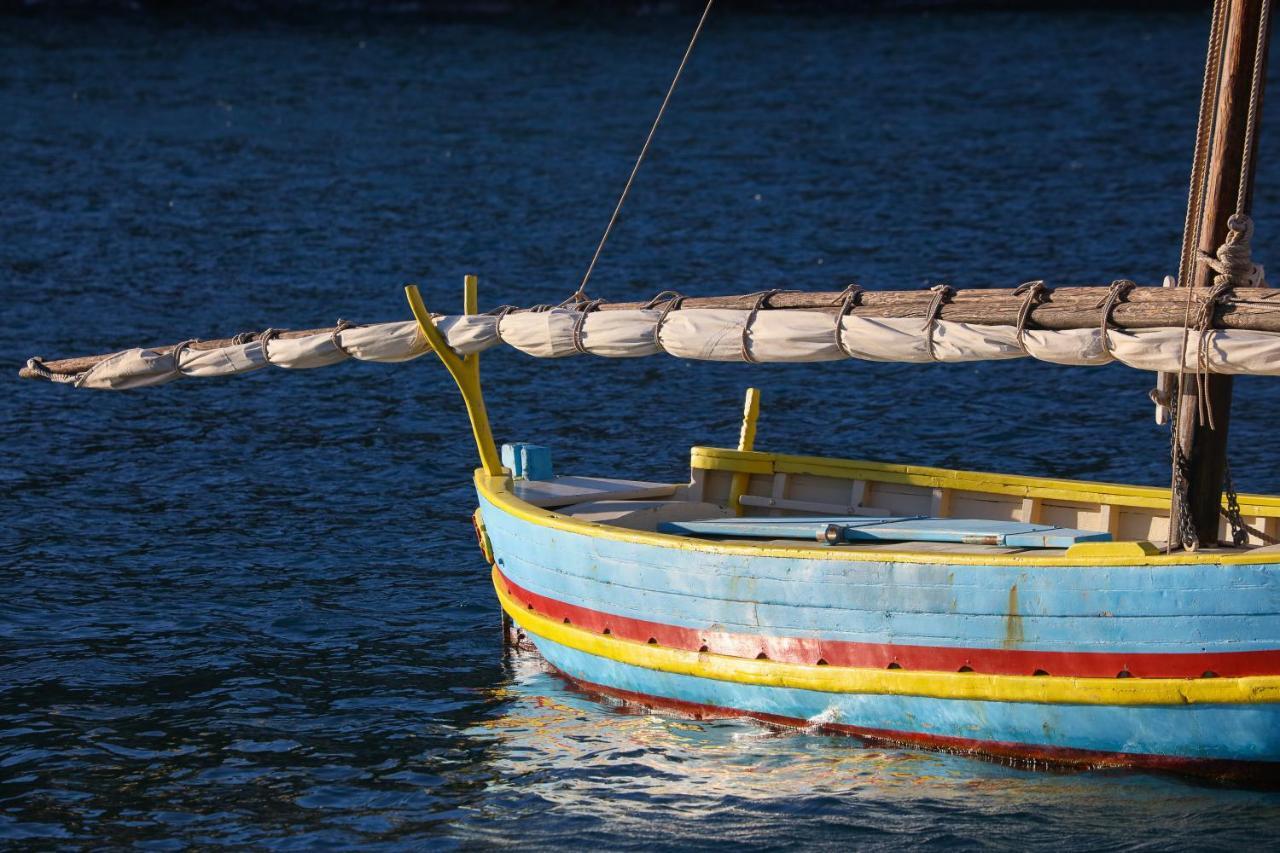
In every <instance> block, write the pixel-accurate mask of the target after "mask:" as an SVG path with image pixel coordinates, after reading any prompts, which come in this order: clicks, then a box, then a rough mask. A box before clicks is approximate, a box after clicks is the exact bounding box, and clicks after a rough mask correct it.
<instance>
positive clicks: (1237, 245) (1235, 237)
mask: <svg viewBox="0 0 1280 853" xmlns="http://www.w3.org/2000/svg"><path fill="white" fill-rule="evenodd" d="M1252 240H1253V220H1252V219H1250V218H1249V217H1248V216H1246V215H1244V214H1243V213H1236V214H1233V215H1232V216H1231V218H1230V219H1228V220H1227V236H1226V239H1224V240H1223V241H1222V245H1221V246H1219V247H1218V251H1217V252H1215V253H1214V254H1213V255H1210V254H1208V253H1207V252H1201V253H1200V262H1201V263H1203V264H1204V265H1205V266H1207V267H1208V268H1209V269H1211V270H1213V271H1214V272H1215V273H1217V275H1215V276H1214V278H1213V283H1214V285H1215V286H1216V285H1224V284H1225V285H1230V286H1231V287H1265V286H1266V271H1265V270H1264V269H1263V267H1262V265H1261V264H1255V263H1254V262H1253V254H1252Z"/></svg>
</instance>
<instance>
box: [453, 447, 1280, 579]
mask: <svg viewBox="0 0 1280 853" xmlns="http://www.w3.org/2000/svg"><path fill="white" fill-rule="evenodd" d="M475 487H476V492H477V493H478V494H479V495H480V496H481V497H483V498H484V499H485V500H487V501H489V502H490V503H492V504H493V505H494V506H496V507H497V508H498V509H500V510H502V511H503V512H505V513H507V514H508V515H511V516H512V517H514V518H518V519H520V520H521V521H525V522H528V523H530V524H535V525H537V526H539V527H546V528H550V529H553V530H561V531H564V532H566V533H574V534H578V535H580V536H588V537H591V538H593V539H607V540H610V541H614V542H630V543H633V544H637V545H651V546H654V547H657V548H672V549H676V550H680V551H693V552H697V553H703V554H730V555H735V556H742V557H781V558H787V559H798V560H837V561H849V562H876V563H918V564H932V565H936V564H947V565H954V566H1045V567H1049V566H1061V567H1076V568H1079V567H1106V566H1174V565H1191V564H1215V563H1216V564H1222V565H1248V564H1263V563H1268V564H1269V563H1280V552H1271V553H1268V554H1259V555H1257V556H1251V555H1250V552H1248V551H1244V552H1240V553H1229V552H1221V551H1220V552H1216V553H1204V552H1196V553H1187V552H1177V553H1173V554H1152V555H1123V556H1102V555H1097V556H1094V555H1083V554H1081V555H1079V556H1072V557H1067V556H1054V557H1042V556H1033V555H1028V554H952V553H947V552H945V551H928V552H924V551H911V550H902V551H884V550H878V549H877V550H869V549H863V548H857V547H855V546H842V547H840V548H821V549H820V548H804V547H792V546H788V545H778V544H773V543H767V544H766V543H759V544H757V543H745V542H712V541H709V540H705V539H692V538H689V537H684V536H675V535H672V534H668V533H653V532H649V531H645V530H627V529H624V528H621V527H613V526H610V525H607V524H597V523H595V522H590V521H581V520H579V519H575V518H571V517H569V516H564V515H559V514H558V513H555V512H552V511H550V510H546V509H541V508H540V507H536V506H533V505H532V504H528V503H525V502H524V501H522V500H520V499H519V498H517V497H516V496H515V494H514V493H513V492H512V488H511V479H510V477H505V476H501V475H499V476H490V475H488V474H486V473H485V472H484V469H482V468H481V469H476V472H475Z"/></svg>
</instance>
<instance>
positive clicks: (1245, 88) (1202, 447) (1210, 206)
mask: <svg viewBox="0 0 1280 853" xmlns="http://www.w3.org/2000/svg"><path fill="white" fill-rule="evenodd" d="M1226 2H1227V3H1228V9H1227V13H1226V29H1225V31H1224V34H1223V51H1222V74H1221V77H1220V79H1219V82H1218V89H1217V92H1216V107H1215V119H1214V124H1213V136H1212V140H1213V143H1212V148H1211V149H1210V154H1209V162H1208V178H1207V186H1206V190H1205V204H1204V209H1203V212H1202V214H1201V216H1200V243H1199V245H1198V246H1197V247H1196V248H1198V249H1199V250H1200V251H1202V252H1206V253H1208V254H1209V255H1213V254H1214V252H1215V251H1216V250H1217V248H1218V247H1219V246H1221V245H1222V243H1223V241H1224V240H1225V239H1226V236H1227V219H1228V218H1229V217H1230V216H1231V215H1232V214H1233V213H1235V212H1236V208H1237V203H1238V201H1239V193H1240V188H1241V186H1242V185H1243V187H1244V192H1245V198H1244V200H1243V201H1244V204H1243V210H1244V212H1245V213H1249V212H1250V211H1251V210H1252V205H1253V198H1252V196H1253V177H1254V176H1253V172H1254V169H1253V166H1254V165H1255V164H1256V163H1257V162H1258V160H1257V157H1256V156H1250V158H1249V174H1247V175H1245V176H1244V180H1243V181H1241V174H1240V169H1241V162H1242V160H1243V156H1242V155H1243V152H1244V146H1245V144H1246V143H1245V140H1246V125H1247V120H1248V114H1249V95H1250V89H1251V85H1252V82H1253V67H1254V58H1255V53H1256V52H1257V45H1258V43H1259V41H1258V29H1259V26H1260V24H1261V20H1262V14H1261V12H1262V7H1263V4H1264V3H1265V2H1268V0H1226ZM1266 25H1267V30H1268V32H1267V33H1265V34H1264V38H1263V40H1262V56H1261V61H1262V63H1263V68H1264V69H1265V67H1266V61H1267V43H1268V41H1269V37H1270V28H1271V27H1270V16H1268V17H1267V24H1266ZM1265 79H1266V76H1265V73H1264V74H1263V75H1262V79H1261V80H1260V81H1259V84H1258V86H1259V91H1258V113H1259V116H1258V117H1260V114H1261V107H1262V101H1261V98H1262V88H1263V83H1264V82H1265ZM1256 120H1257V118H1255V122H1256ZM1256 142H1257V133H1256V131H1255V134H1254V139H1253V143H1254V145H1255V149H1256ZM1254 154H1256V150H1255V152H1254ZM1213 276H1214V272H1213V270H1211V269H1210V268H1209V267H1208V266H1206V265H1205V264H1203V263H1196V264H1195V265H1194V266H1193V267H1192V274H1191V276H1190V278H1189V280H1188V281H1184V282H1179V284H1181V285H1182V286H1188V285H1189V286H1192V287H1208V286H1211V285H1212V284H1213ZM1188 379H1190V378H1189V377H1188ZM1206 387H1207V389H1208V393H1209V404H1210V405H1211V406H1212V412H1213V423H1214V428H1213V429H1210V428H1209V426H1208V425H1207V424H1204V425H1201V424H1198V423H1197V419H1196V405H1197V397H1196V383H1195V382H1194V381H1185V382H1184V387H1183V392H1182V397H1181V400H1180V401H1179V409H1178V443H1179V446H1180V447H1181V448H1182V453H1183V455H1184V456H1185V457H1186V458H1187V461H1188V467H1189V474H1188V478H1187V480H1188V483H1187V492H1188V497H1187V511H1188V512H1189V513H1190V515H1191V519H1192V521H1193V523H1194V525H1195V529H1196V533H1197V535H1198V537H1199V539H1200V541H1201V542H1203V543H1204V544H1206V545H1210V546H1212V545H1216V544H1217V543H1218V527H1219V508H1220V506H1221V501H1222V489H1223V480H1224V472H1225V469H1226V458H1227V433H1228V429H1229V427H1230V421H1231V391H1232V377H1230V376H1221V375H1212V376H1209V377H1207V379H1206ZM1174 522H1175V524H1176V520H1174ZM1175 529H1176V526H1172V525H1171V535H1174V534H1173V533H1172V531H1173V530H1175Z"/></svg>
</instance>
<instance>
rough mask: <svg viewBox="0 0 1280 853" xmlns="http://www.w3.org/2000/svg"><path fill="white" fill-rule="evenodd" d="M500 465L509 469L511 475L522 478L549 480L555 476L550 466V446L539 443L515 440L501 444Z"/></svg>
mask: <svg viewBox="0 0 1280 853" xmlns="http://www.w3.org/2000/svg"><path fill="white" fill-rule="evenodd" d="M502 465H503V467H505V468H509V469H510V470H511V476H512V477H515V478H516V479H524V480H550V479H553V478H554V477H555V474H554V473H553V471H552V468H551V448H549V447H543V446H542V445H540V444H526V443H524V442H516V443H514V444H504V445H502Z"/></svg>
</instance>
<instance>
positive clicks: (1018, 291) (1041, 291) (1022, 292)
mask: <svg viewBox="0 0 1280 853" xmlns="http://www.w3.org/2000/svg"><path fill="white" fill-rule="evenodd" d="M1049 292H1050V291H1049V288H1047V287H1045V284H1044V281H1043V280H1042V279H1037V280H1035V281H1026V282H1023V283H1022V284H1020V285H1018V286H1017V287H1015V288H1014V289H1013V295H1014V296H1022V297H1023V300H1022V307H1021V308H1020V309H1018V325H1017V327H1016V329H1015V334H1016V337H1017V341H1018V346H1019V348H1021V349H1022V351H1023V352H1024V353H1025V352H1027V344H1026V341H1025V340H1024V336H1025V335H1026V333H1027V321H1028V320H1030V319H1031V312H1032V311H1034V310H1035V308H1036V306H1037V305H1042V304H1044V301H1045V300H1046V299H1048V298H1049ZM1027 354H1028V355H1030V353H1027Z"/></svg>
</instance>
